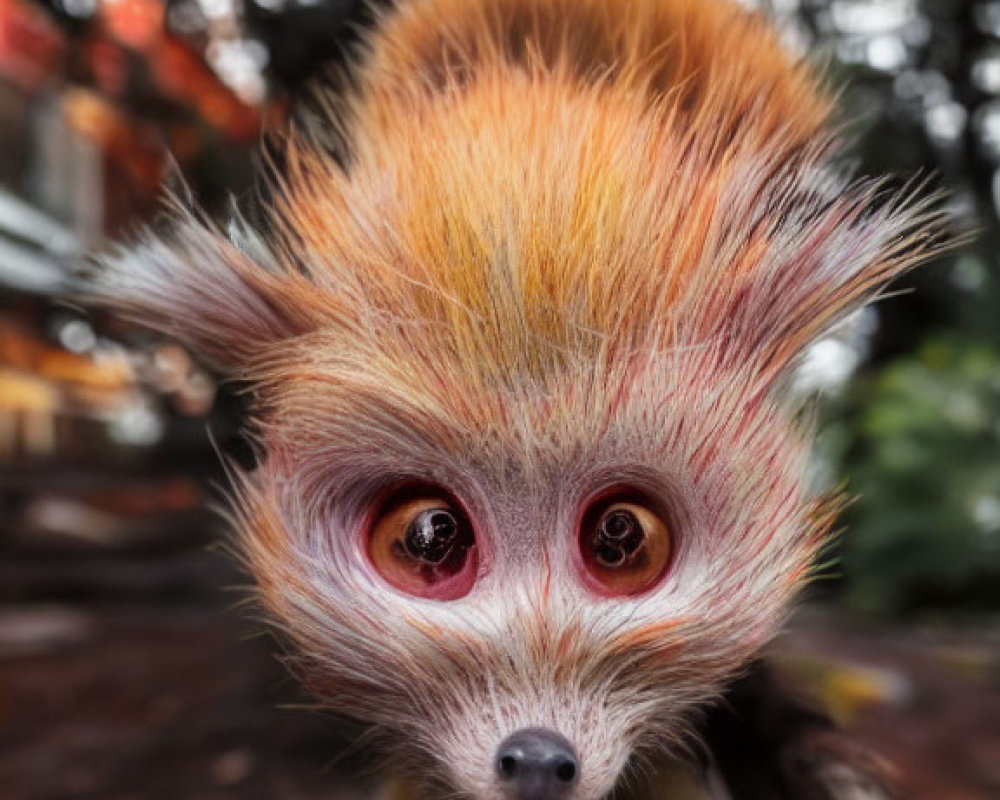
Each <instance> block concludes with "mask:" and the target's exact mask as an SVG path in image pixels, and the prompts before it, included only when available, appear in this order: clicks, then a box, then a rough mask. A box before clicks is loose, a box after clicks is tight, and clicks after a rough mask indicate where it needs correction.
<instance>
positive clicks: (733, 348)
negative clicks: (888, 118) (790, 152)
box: [710, 176, 957, 383]
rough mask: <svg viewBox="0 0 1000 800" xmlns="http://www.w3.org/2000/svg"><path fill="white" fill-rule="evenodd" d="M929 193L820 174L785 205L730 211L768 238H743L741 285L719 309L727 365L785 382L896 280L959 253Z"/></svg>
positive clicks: (720, 296)
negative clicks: (812, 348) (822, 341)
mask: <svg viewBox="0 0 1000 800" xmlns="http://www.w3.org/2000/svg"><path fill="white" fill-rule="evenodd" d="M821 184H822V185H821ZM924 188H925V187H923V186H921V185H915V186H913V187H911V188H909V189H908V190H906V191H904V192H902V193H890V192H888V191H886V189H885V187H884V186H883V185H880V184H877V183H873V184H870V185H860V186H850V185H846V184H844V183H842V182H840V181H839V180H836V179H831V178H818V179H817V178H816V177H815V176H813V178H812V179H811V181H810V183H808V184H805V183H800V185H799V186H797V187H793V189H794V191H791V192H779V193H777V196H778V197H779V198H781V199H780V201H779V202H778V203H776V204H773V205H770V206H768V207H767V208H765V209H764V210H763V212H762V211H761V209H760V208H759V207H756V208H755V207H754V206H756V202H754V203H751V204H749V205H748V207H745V209H746V214H745V215H742V216H741V215H740V214H739V213H738V209H739V206H738V204H734V205H733V206H730V209H729V210H730V212H733V211H737V213H731V216H730V224H732V225H735V226H742V228H743V230H745V231H757V232H760V234H759V236H755V235H753V234H751V235H749V236H746V235H745V236H744V237H743V242H744V247H743V249H742V251H741V252H740V253H739V255H738V256H737V257H736V259H735V262H736V264H735V266H736V272H737V274H738V275H739V279H738V280H736V281H729V282H728V283H725V284H723V286H724V287H725V288H722V289H719V290H717V291H716V292H715V294H714V297H713V302H712V303H711V304H710V306H711V307H714V308H718V309H721V310H722V313H721V315H720V318H717V320H716V321H717V323H718V327H717V328H716V329H715V330H716V332H717V333H718V332H721V333H722V338H723V339H724V341H726V342H727V346H726V348H725V349H726V358H727V360H730V361H731V362H732V363H734V364H736V365H739V364H747V363H752V364H755V365H757V369H758V370H759V372H760V374H761V375H762V376H763V377H764V379H765V382H767V383H771V382H774V381H775V380H780V379H781V378H783V377H785V376H786V375H787V373H788V372H789V370H790V368H791V367H793V366H794V365H795V364H797V363H798V359H799V357H800V356H801V355H802V354H803V353H804V351H805V350H806V348H807V347H808V346H809V345H810V344H812V343H813V342H814V341H816V340H817V339H819V338H821V337H823V336H824V335H825V334H826V333H828V332H829V331H830V330H831V329H832V328H833V327H835V326H836V325H837V324H838V323H839V322H841V321H842V320H843V319H844V318H845V317H847V316H848V315H849V314H851V313H852V312H853V311H855V310H857V309H858V308H860V307H861V306H863V305H865V304H866V303H868V302H870V301H872V300H874V299H876V298H877V297H878V296H879V294H880V293H882V292H883V291H884V290H885V288H886V286H887V285H888V284H889V283H890V282H891V281H892V280H893V279H895V278H897V277H899V276H900V275H901V274H903V273H905V272H906V271H908V270H910V269H912V268H913V267H915V266H917V265H918V264H920V263H922V262H924V261H926V260H928V259H930V258H932V257H934V256H936V255H939V254H940V253H941V252H943V251H945V250H947V249H949V248H951V247H953V246H955V244H956V243H957V238H956V237H953V236H952V235H950V233H949V231H948V227H949V217H948V214H947V212H946V211H945V210H944V209H943V205H942V202H941V201H942V198H941V196H940V195H934V194H931V195H930V196H927V195H926V193H925V192H924V191H923V189H924ZM804 192H805V193H804ZM921 197H922V199H921ZM804 198H805V199H804Z"/></svg>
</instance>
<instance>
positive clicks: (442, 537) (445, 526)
mask: <svg viewBox="0 0 1000 800" xmlns="http://www.w3.org/2000/svg"><path fill="white" fill-rule="evenodd" d="M403 543H404V545H405V546H406V552H407V553H409V554H410V555H411V556H412V557H413V558H415V559H418V560H419V561H423V562H425V563H427V564H434V565H437V564H441V563H442V562H443V561H444V560H445V559H447V558H448V556H449V555H450V554H451V552H452V550H454V549H455V546H456V545H457V544H458V543H459V526H458V520H457V519H456V518H455V515H454V514H452V513H451V511H449V510H448V509H446V508H429V509H427V510H426V511H421V512H420V513H419V514H417V516H416V518H415V519H414V520H413V522H411V523H410V525H409V527H408V528H407V529H406V538H405V539H404V542H403Z"/></svg>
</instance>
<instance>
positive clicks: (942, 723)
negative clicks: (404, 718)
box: [0, 551, 1000, 800]
mask: <svg viewBox="0 0 1000 800" xmlns="http://www.w3.org/2000/svg"><path fill="white" fill-rule="evenodd" d="M116 558H117V559H122V557H121V556H111V557H108V556H102V557H101V558H100V559H99V560H98V561H97V566H95V564H94V563H90V564H89V566H88V563H89V562H88V560H87V558H85V557H81V558H79V559H75V558H61V559H57V560H56V561H55V563H48V562H40V561H39V560H38V558H37V554H36V555H35V557H33V558H30V559H22V560H20V561H16V562H12V561H10V560H8V562H7V563H6V564H3V565H0V585H2V582H3V581H5V580H6V581H13V580H14V577H13V576H16V578H17V581H19V582H20V585H21V586H22V589H24V591H22V592H21V593H20V594H21V598H22V599H21V600H19V601H17V602H14V601H11V602H6V603H5V604H4V605H2V606H0V800H70V798H87V799H88V800H89V799H91V798H93V799H95V800H98V799H99V800H126V799H129V800H140V799H141V800H147V799H148V800H153V799H158V798H164V800H166V799H167V798H171V799H175V798H184V799H185V800H226V799H230V798H241V799H242V800H255V799H256V798H262V799H263V798H268V799H271V798H280V799H281V800H311V799H312V798H317V799H318V798H324V799H325V800H331V798H333V797H336V798H337V799H338V800H340V798H343V797H347V796H351V795H349V793H348V794H345V792H346V790H345V788H344V785H343V779H342V777H341V775H342V774H343V773H345V772H349V771H353V770H354V769H356V767H357V764H356V763H355V762H356V760H357V759H356V758H354V757H353V756H352V755H351V754H350V752H349V751H347V750H346V743H347V741H348V740H349V738H350V732H349V731H346V730H344V728H343V726H342V724H338V723H337V722H336V721H334V720H332V719H329V718H327V717H326V716H324V715H322V714H320V713H318V712H316V711H312V710H309V709H308V708H307V704H308V700H307V699H306V698H305V697H304V696H303V695H302V694H301V693H300V691H299V690H298V689H297V688H296V686H295V684H294V682H293V681H292V680H291V679H290V678H288V677H287V676H286V674H285V671H284V668H283V667H282V665H281V664H280V663H279V659H278V656H277V654H276V651H275V648H274V646H273V644H272V642H271V641H270V639H269V638H268V637H266V636H262V635H260V630H261V629H260V626H259V625H257V624H255V623H254V622H252V621H251V620H249V619H247V615H246V613H245V612H241V611H240V610H238V609H235V608H227V604H229V603H230V602H231V601H232V602H235V599H236V598H237V597H238V595H231V594H230V595H223V596H222V597H221V599H220V594H221V593H220V592H219V591H218V590H217V589H216V588H215V587H217V586H219V585H231V582H232V580H233V578H234V576H233V575H232V574H230V573H229V572H228V570H229V568H228V567H227V566H226V559H225V557H224V556H222V555H221V554H219V553H217V552H212V551H201V552H198V553H196V554H194V555H192V554H191V553H190V552H186V551H185V552H182V553H174V554H168V555H164V554H158V555H157V556H156V557H155V558H152V557H149V556H148V555H147V556H146V557H144V560H142V561H141V562H140V561H129V560H128V559H124V560H121V561H120V562H119V561H116ZM141 563H144V564H145V569H146V570H147V572H145V573H143V572H142V570H141V569H140V568H139V566H140V565H141ZM98 567H99V568H98ZM60 570H61V571H62V572H60ZM74 570H77V572H74ZM95 573H100V574H102V575H104V576H105V577H104V578H102V579H101V580H103V581H104V584H102V588H101V590H100V591H95V589H94V585H93V583H88V581H87V579H86V577H85V576H86V575H90V574H95ZM53 575H55V576H56V577H52V576H53ZM74 575H75V576H76V581H77V582H76V583H75V584H74V583H73V581H72V580H70V578H72V577H73V576H74ZM108 575H111V576H115V575H117V576H119V578H114V577H111V578H108V577H107V576H108ZM123 575H126V576H129V577H128V579H127V580H126V579H125V578H121V576H123ZM47 580H53V581H57V582H58V585H59V591H58V593H56V592H55V591H54V590H53V589H51V588H50V590H49V591H47V590H46V586H47V584H46V581H47ZM67 581H69V583H68V584H67ZM116 581H117V583H116ZM109 582H110V584H111V585H112V586H111V589H109V588H108V583H109ZM7 585H8V586H9V585H10V583H8V584H7ZM67 585H69V586H70V587H71V588H72V587H74V586H75V589H72V590H71V591H70V590H67V588H66V587H67ZM24 587H27V588H26V589H25V588H24ZM57 595H58V598H57ZM25 597H27V598H31V599H30V602H28V601H25V600H24V599H23V598H25ZM998 643H1000V635H998V632H997V631H996V630H994V631H992V633H985V632H984V631H983V630H982V629H979V630H969V631H958V630H954V629H945V628H944V627H942V626H938V627H934V628H927V629H899V630H885V629H874V628H873V629H859V628H856V627H853V628H852V627H848V626H845V625H844V624H843V623H838V622H836V620H835V619H834V618H833V617H831V616H830V615H829V614H828V613H814V612H806V613H804V614H802V615H801V616H800V618H799V619H798V620H797V621H796V623H795V626H794V630H793V631H792V632H791V633H790V634H788V635H787V636H785V637H783V638H782V639H781V640H780V641H779V642H778V643H777V645H776V647H775V651H776V653H777V655H778V657H779V658H780V659H781V660H782V661H783V662H785V664H786V665H787V667H788V668H789V669H790V670H791V671H792V672H795V673H797V674H798V675H799V676H800V677H801V679H802V680H803V681H804V682H805V684H807V685H808V686H809V687H810V688H811V690H812V691H814V692H815V693H816V694H817V695H818V696H819V697H820V698H822V699H823V700H824V702H826V703H827V704H828V705H830V706H831V708H833V710H834V711H835V713H836V714H837V715H838V716H839V717H841V718H842V719H843V720H844V722H845V723H846V724H848V725H850V726H851V727H852V728H853V729H854V730H855V731H856V732H857V734H858V736H859V737H861V739H862V740H864V741H866V742H870V743H871V745H872V747H873V748H877V750H878V751H879V752H880V753H882V754H884V755H885V757H886V758H888V759H889V760H890V761H891V762H892V763H894V764H895V765H896V766H897V768H898V770H899V776H900V780H901V783H902V785H903V786H904V787H905V791H906V794H905V795H904V796H906V797H908V798H911V800H994V799H995V798H998V797H1000V646H998ZM345 752H346V755H345Z"/></svg>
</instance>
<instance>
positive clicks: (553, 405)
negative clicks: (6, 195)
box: [102, 0, 938, 800]
mask: <svg viewBox="0 0 1000 800" xmlns="http://www.w3.org/2000/svg"><path fill="white" fill-rule="evenodd" d="M354 82H355V84H356V87H357V88H356V90H354V91H351V92H349V93H348V96H347V97H346V98H340V99H338V100H336V101H334V100H330V101H329V102H328V103H327V106H326V108H327V116H326V117H325V118H324V120H323V122H324V124H325V125H327V126H329V128H330V129H332V130H333V131H334V132H335V134H336V135H335V136H334V137H333V138H334V139H335V140H336V141H338V142H340V143H341V146H342V148H343V152H342V153H341V156H342V158H341V159H340V161H342V162H344V163H346V167H343V166H341V165H340V164H339V163H338V160H335V159H334V158H333V157H332V156H331V154H330V152H329V151H328V150H327V149H325V147H324V146H323V145H321V144H320V142H321V141H323V140H324V139H325V140H329V138H330V137H329V136H327V135H326V134H328V133H329V131H323V132H320V134H317V132H316V131H315V130H314V131H299V132H292V133H290V134H289V135H288V137H287V139H286V141H285V145H284V148H285V152H284V160H283V163H284V167H283V170H282V173H281V175H280V177H278V178H277V179H276V181H275V185H274V201H273V205H272V206H271V208H270V210H269V212H268V217H267V221H266V222H267V224H266V226H265V227H266V233H264V234H260V233H258V232H256V231H252V230H250V229H249V228H247V227H246V226H243V225H242V224H240V223H239V222H237V223H234V227H233V229H232V231H231V233H230V236H229V237H226V236H223V235H222V234H221V233H220V232H219V231H217V230H215V229H214V228H213V227H212V226H211V225H209V224H207V223H204V222H202V221H200V220H198V219H196V218H194V217H193V216H191V215H190V214H188V213H187V212H186V211H177V212H176V214H175V215H174V216H175V219H174V220H173V223H172V230H171V231H170V232H169V233H167V234H164V235H160V236H158V237H154V236H153V235H152V234H149V235H147V237H146V239H145V241H144V242H143V243H141V244H140V245H138V246H137V247H135V248H133V249H132V250H130V251H128V252H127V253H123V254H121V255H120V256H119V257H117V258H116V259H112V260H111V261H110V263H109V264H108V267H107V269H106V270H105V272H104V273H103V276H102V281H103V287H104V288H103V289H102V291H104V292H105V293H106V294H107V296H108V297H109V298H110V299H111V302H113V303H115V304H117V305H118V306H120V307H122V308H124V310H125V311H126V312H129V313H131V314H133V315H134V316H135V317H137V318H139V319H141V320H142V321H143V322H144V323H146V324H148V325H151V326H153V327H157V328H160V329H161V330H164V331H166V332H168V333H171V334H174V335H176V336H178V337H179V338H181V339H183V340H185V341H187V342H188V343H189V344H191V345H192V346H193V347H194V348H195V349H196V350H198V351H199V352H201V353H203V354H204V355H205V356H206V357H208V358H209V359H211V360H213V361H215V362H216V363H218V364H220V365H222V366H224V367H226V368H228V369H229V370H231V371H232V372H233V373H234V374H236V375H238V376H239V377H242V378H245V379H248V380H250V381H252V382H253V384H254V385H255V387H256V396H257V398H258V400H257V406H256V414H257V419H258V424H259V430H260V440H261V445H262V450H263V453H264V456H265V457H264V460H263V463H262V464H261V466H260V468H259V469H258V470H257V471H256V472H254V473H253V474H249V475H244V476H241V477H240V478H239V480H238V483H239V491H238V495H237V496H238V499H237V501H236V503H235V508H236V509H237V516H238V518H239V519H238V521H239V524H238V527H239V530H240V532H241V536H242V543H243V547H244V549H245V552H246V554H247V558H248V561H249V563H250V564H251V566H252V568H253V571H254V573H255V575H256V578H257V580H258V582H259V586H260V595H261V598H262V600H263V602H264V604H265V605H266V607H267V608H268V609H269V610H270V611H271V612H272V613H273V615H274V617H275V618H276V619H277V620H278V621H279V624H280V625H281V626H282V627H283V629H284V631H285V632H286V633H287V635H288V636H289V637H290V639H291V640H292V642H293V644H294V647H295V651H296V653H297V654H298V656H297V664H298V667H299V670H300V672H301V674H302V675H303V676H304V678H305V679H306V680H307V681H308V682H309V684H310V685H311V687H312V688H313V690H314V691H315V692H316V693H317V694H318V696H320V697H321V698H323V699H324V700H325V701H327V702H328V703H329V705H330V707H332V708H335V709H337V710H339V711H342V712H345V713H348V714H351V715H354V716H357V717H359V718H360V719H363V720H365V721H367V722H369V723H371V724H372V726H373V728H374V729H375V730H377V731H379V732H381V733H383V734H384V740H385V742H386V743H387V744H388V746H389V747H391V748H392V749H393V752H394V755H395V756H396V758H395V759H394V760H393V762H392V763H393V764H394V769H396V770H397V771H400V772H403V773H405V774H407V775H409V776H410V777H411V778H417V779H419V780H420V781H421V784H426V785H427V787H428V788H427V789H426V791H427V792H428V793H432V794H433V793H437V792H441V791H445V790H454V791H457V792H458V793H460V794H461V795H463V796H469V797H474V798H481V799H482V800H487V799H488V798H496V797H499V794H498V790H497V788H496V785H495V782H494V779H493V769H492V758H493V754H494V751H495V748H496V746H497V744H498V743H499V742H500V741H501V740H502V739H503V737H504V736H505V735H506V734H508V733H510V732H511V731H513V730H516V729H518V728H521V727H525V726H531V725H544V726H549V727H552V728H555V729H558V730H560V731H561V732H562V733H563V734H564V735H566V736H567V737H568V738H569V739H570V740H571V741H572V742H573V744H574V746H575V747H576V748H577V751H578V753H579V755H580V758H581V781H580V784H579V786H578V788H577V791H576V793H575V795H574V797H575V798H579V800H593V799H594V798H598V797H601V796H603V795H604V794H605V793H607V792H608V791H609V790H610V789H611V788H612V787H613V786H614V785H615V784H616V782H618V781H620V780H621V779H622V773H623V770H624V769H625V768H626V764H628V763H630V760H631V759H634V758H635V757H637V756H638V757H642V756H651V755H654V754H656V753H659V752H662V751H663V750H665V749H666V750H674V751H678V750H679V749H683V748H684V747H685V745H686V743H687V742H688V738H687V737H688V734H689V731H690V723H691V720H692V719H693V715H694V714H695V713H696V711H697V709H699V708H700V707H702V706H703V705H704V704H705V703H706V701H708V700H709V699H711V698H712V697H714V696H715V695H716V694H717V693H718V691H719V690H720V687H722V686H723V685H724V684H725V682H726V681H727V680H728V679H729V678H731V677H732V676H733V675H734V674H735V673H736V672H737V671H738V670H739V669H740V668H741V667H742V666H743V665H745V664H746V662H747V661H748V660H749V659H750V658H751V657H752V656H753V655H754V654H755V653H756V652H757V651H758V650H759V648H760V647H761V646H762V645H763V644H764V643H765V642H766V641H767V640H768V639H769V638H770V637H771V635H772V634H773V632H774V631H775V629H776V627H777V626H778V625H779V624H780V621H781V619H782V616H783V613H784V610H785V609H786V607H787V605H788V603H789V601H790V599H791V597H792V595H793V594H794V592H795V590H796V589H797V587H798V586H799V585H800V584H801V582H802V580H803V579H804V578H805V577H806V575H807V574H808V571H809V565H810V562H811V560H812V558H813V556H814V554H815V551H816V548H817V546H818V545H819V543H820V542H821V540H822V538H823V534H824V532H825V531H826V529H827V528H828V525H829V522H830V519H831V517H832V514H833V507H832V506H830V505H823V504H822V503H818V502H817V501H816V500H814V499H813V498H812V497H811V496H810V493H809V491H808V490H807V488H806V487H805V486H804V483H803V474H804V467H805V458H806V454H807V450H806V447H807V440H808V436H807V435H805V434H804V432H803V431H801V430H800V429H799V426H797V425H796V424H795V423H794V422H793V420H792V415H791V412H790V410H789V409H788V408H787V406H786V404H785V403H783V401H782V397H781V389H782V386H783V381H784V379H785V378H786V377H787V374H788V371H789V369H790V367H791V366H792V365H793V364H794V362H795V359H796V358H797V356H798V355H799V354H800V353H801V352H802V351H803V349H804V348H805V347H806V346H807V345H808V344H809V343H810V342H812V341H813V340H815V339H816V337H818V336H820V335H822V334H823V333H824V332H825V331H826V330H828V329H829V328H830V326H831V325H833V324H834V323H836V322H837V321H838V320H840V319H841V318H843V317H844V315H845V314H847V313H848V312H850V311H851V310H853V309H855V308H856V307H858V306H859V305H860V304H861V303H863V302H865V301H866V300H868V299H870V298H871V297H872V296H873V295H874V294H875V293H876V292H877V291H878V290H879V289H880V288H881V287H882V286H884V284H885V283H886V282H887V281H888V280H889V279H891V278H892V277H894V276H896V275H898V274H899V273H900V272H902V271H903V270H905V269H906V268H908V267H909V266H911V265H913V264H914V263H916V262H917V261H919V260H920V259H921V258H922V257H924V256H925V255H926V253H927V252H928V251H929V250H930V249H933V247H934V246H935V244H936V242H937V241H938V234H937V223H936V219H935V217H934V214H933V213H932V212H927V211H926V210H925V209H923V208H921V207H920V206H919V205H916V204H914V203H911V202H909V201H888V202H887V201H885V200H884V199H880V201H879V202H878V203H877V204H876V203H875V202H874V201H875V199H876V195H877V194H878V193H879V189H878V187H876V186H856V185H848V184H847V183H845V182H844V181H843V180H842V179H840V178H837V177H835V172H834V170H832V169H831V167H830V160H831V158H832V156H833V154H834V151H835V147H834V143H833V141H832V140H831V138H830V137H829V135H828V134H827V133H826V132H825V131H826V126H827V124H828V117H829V114H830V102H829V100H828V99H827V98H826V96H825V94H824V92H823V91H822V89H821V88H820V87H819V86H818V85H817V83H816V82H815V80H814V79H813V78H812V77H811V76H810V75H809V73H808V71H807V70H806V68H805V67H803V66H801V65H797V64H795V63H793V61H792V60H791V59H790V58H789V57H788V55H787V54H786V53H785V52H784V51H783V50H782V49H781V47H780V46H779V44H778V42H777V40H776V38H775V35H774V33H773V32H772V30H771V29H770V28H769V26H768V25H767V23H766V22H765V21H764V20H762V19H761V18H759V17H758V16H755V15H752V14H749V13H746V12H744V11H743V10H741V9H739V8H737V7H735V6H733V5H730V4H729V3H728V2H724V0H715V1H714V2H706V1H705V0H635V1H634V2H621V1H620V0H404V2H401V3H399V8H398V9H397V10H396V11H394V12H393V13H391V14H389V15H387V16H386V18H385V19H384V20H382V21H381V24H380V26H379V30H378V32H377V33H376V34H375V35H374V36H373V37H372V38H371V40H370V42H369V45H368V47H367V49H366V51H365V52H364V54H363V55H362V56H361V57H360V58H359V66H358V67H357V69H356V72H355V75H354ZM412 478H419V479H420V480H425V481H427V480H429V481H433V482H435V483H439V484H441V485H444V486H447V487H448V488H449V489H450V490H451V491H452V492H454V493H455V494H456V495H457V496H458V497H460V498H461V499H462V500H463V502H464V503H465V504H466V505H467V506H468V508H469V511H470V513H471V515H472V517H473V518H474V520H475V521H476V525H477V529H478V535H479V536H480V539H481V546H482V548H483V550H484V559H483V563H482V566H481V574H480V576H479V578H478V581H477V583H476V585H475V588H474V589H473V591H472V592H471V593H470V594H469V595H468V596H467V597H465V598H463V599H460V600H456V601H451V602H435V601H429V600H415V599H413V598H411V597H408V596H405V595H403V594H401V593H399V592H397V591H395V590H392V589H390V588H389V587H387V585H386V584H384V583H383V582H382V581H381V580H380V579H379V577H378V575H377V574H376V573H375V572H374V570H373V569H372V568H371V566H370V565H369V563H368V562H367V560H366V558H365V556H364V546H363V542H362V541H361V534H360V531H361V528H362V523H363V521H364V519H365V517H366V514H367V513H369V510H370V506H371V503H372V502H373V498H375V497H377V496H378V495H379V493H380V492H382V491H383V490H384V489H385V488H386V487H387V486H390V485H392V484H393V483H396V482H398V481H402V480H407V479H412ZM623 481H624V482H628V483H631V484H636V485H638V486H641V487H643V488H645V489H646V490H647V491H648V492H649V493H651V494H653V495H655V496H656V497H658V498H662V499H663V501H664V502H665V503H666V504H667V505H668V506H669V507H670V508H671V509H672V514H673V517H672V520H671V521H672V525H673V528H674V533H675V536H676V537H677V542H676V546H677V548H678V552H677V555H676V558H675V562H674V565H673V567H672V569H671V571H670V573H669V575H668V577H667V578H666V580H665V581H664V582H663V583H662V585H660V586H659V587H658V588H656V589H655V591H653V592H651V593H649V594H647V595H644V596H642V597H638V598H627V599H608V598H605V599H602V598H599V597H596V596H595V595H593V593H592V592H590V591H589V590H588V589H587V588H586V587H585V586H583V585H582V584H581V582H580V580H579V577H578V575H577V572H576V570H575V566H574V556H573V548H574V546H575V533H574V531H575V526H576V522H577V519H578V515H579V514H580V506H581V504H582V503H583V502H584V500H585V499H586V498H587V497H588V496H590V495H591V494H592V493H593V492H594V491H596V490H598V489H600V488H601V487H602V486H606V485H608V484H612V483H620V482H623ZM431 765H433V767H431ZM430 787H434V788H433V789H432V788H430Z"/></svg>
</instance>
